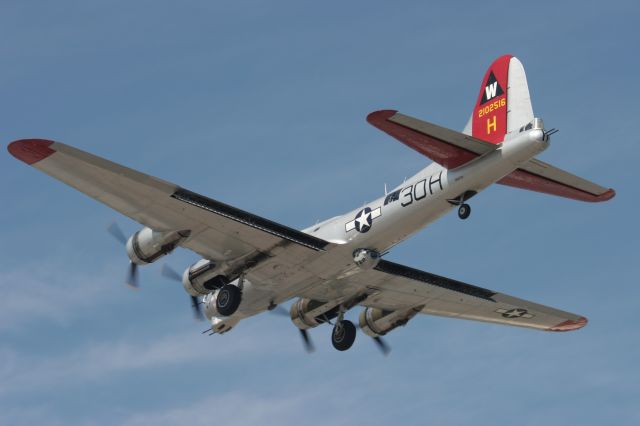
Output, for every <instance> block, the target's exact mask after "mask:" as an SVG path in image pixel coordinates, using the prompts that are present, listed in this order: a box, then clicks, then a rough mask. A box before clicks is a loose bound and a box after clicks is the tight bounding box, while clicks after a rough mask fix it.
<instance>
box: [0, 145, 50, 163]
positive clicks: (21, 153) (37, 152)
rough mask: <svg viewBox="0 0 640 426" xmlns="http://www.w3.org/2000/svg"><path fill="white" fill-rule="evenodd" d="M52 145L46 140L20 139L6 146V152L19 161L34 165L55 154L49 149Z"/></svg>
mask: <svg viewBox="0 0 640 426" xmlns="http://www.w3.org/2000/svg"><path fill="white" fill-rule="evenodd" d="M52 144H53V141H49V140H46V139H20V140H17V141H15V142H11V143H10V144H9V145H8V146H7V150H8V151H9V153H10V154H11V155H13V156H14V157H16V158H17V159H18V160H20V161H24V162H25V163H27V164H35V163H37V162H38V161H40V160H43V159H45V158H47V157H48V156H50V155H51V154H53V153H54V152H55V151H54V150H53V149H51V148H50V146H51V145H52Z"/></svg>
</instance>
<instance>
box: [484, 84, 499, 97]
mask: <svg viewBox="0 0 640 426" xmlns="http://www.w3.org/2000/svg"><path fill="white" fill-rule="evenodd" d="M484 91H485V94H486V95H487V100H489V99H492V98H493V97H495V96H496V92H497V91H498V82H497V81H494V82H493V83H491V84H490V85H489V86H487V87H485V88H484Z"/></svg>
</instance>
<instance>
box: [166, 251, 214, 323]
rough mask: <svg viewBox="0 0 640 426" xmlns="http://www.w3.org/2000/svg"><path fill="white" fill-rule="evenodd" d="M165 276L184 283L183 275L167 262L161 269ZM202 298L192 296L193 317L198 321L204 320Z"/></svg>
mask: <svg viewBox="0 0 640 426" xmlns="http://www.w3.org/2000/svg"><path fill="white" fill-rule="evenodd" d="M160 273H161V274H162V276H163V277H165V278H168V279H170V280H171V281H176V282H179V283H182V276H180V274H179V273H177V272H176V271H175V269H173V268H172V267H171V266H169V265H167V264H166V263H163V264H162V270H161V271H160ZM200 304H201V303H200V300H199V299H198V297H197V296H191V308H192V309H193V317H194V318H195V319H196V320H198V321H203V320H204V315H203V314H202V309H201V308H200Z"/></svg>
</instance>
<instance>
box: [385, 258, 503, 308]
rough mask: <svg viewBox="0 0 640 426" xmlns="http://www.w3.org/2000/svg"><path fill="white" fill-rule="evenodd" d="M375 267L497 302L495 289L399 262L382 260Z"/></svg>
mask: <svg viewBox="0 0 640 426" xmlns="http://www.w3.org/2000/svg"><path fill="white" fill-rule="evenodd" d="M375 269H376V270H378V271H380V272H384V273H386V274H390V275H398V276H401V277H404V278H409V279H410V280H415V281H421V282H423V283H427V284H431V285H434V286H436V287H440V288H445V289H447V290H451V291H455V292H458V293H463V294H466V295H469V296H473V297H479V298H480V299H484V300H488V301H490V302H495V300H493V299H492V297H493V296H495V295H496V292H494V291H491V290H487V289H486V288H482V287H476V286H475V285H471V284H466V283H463V282H460V281H456V280H452V279H451V278H446V277H441V276H440V275H435V274H431V273H429V272H424V271H420V270H418V269H413V268H409V267H408V266H404V265H400V264H399V263H393V262H389V261H387V260H381V261H380V262H378V265H376V267H375Z"/></svg>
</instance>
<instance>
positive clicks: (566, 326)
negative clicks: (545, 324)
mask: <svg viewBox="0 0 640 426" xmlns="http://www.w3.org/2000/svg"><path fill="white" fill-rule="evenodd" d="M587 322H589V321H588V320H587V319H586V318H585V317H580V318H578V319H577V320H575V321H574V320H567V321H565V322H561V323H560V324H558V325H554V326H553V327H551V328H549V329H548V331H573V330H577V329H579V328H582V327H584V326H585V325H587Z"/></svg>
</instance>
